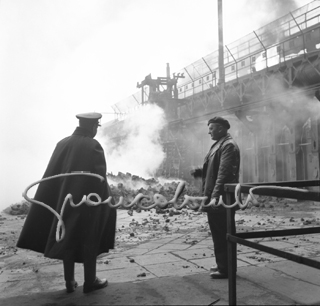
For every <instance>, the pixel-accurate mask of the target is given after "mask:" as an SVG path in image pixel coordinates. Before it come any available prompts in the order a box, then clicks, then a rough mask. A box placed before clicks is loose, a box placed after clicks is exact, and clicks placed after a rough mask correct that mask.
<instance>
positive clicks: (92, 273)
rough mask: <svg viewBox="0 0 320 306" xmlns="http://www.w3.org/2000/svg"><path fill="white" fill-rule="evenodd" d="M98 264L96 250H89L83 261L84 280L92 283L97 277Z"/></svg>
mask: <svg viewBox="0 0 320 306" xmlns="http://www.w3.org/2000/svg"><path fill="white" fill-rule="evenodd" d="M96 264H97V256H96V255H95V252H92V251H90V250H87V251H86V252H85V257H84V261H83V267H84V281H85V282H86V283H87V284H92V283H93V282H94V281H95V279H96Z"/></svg>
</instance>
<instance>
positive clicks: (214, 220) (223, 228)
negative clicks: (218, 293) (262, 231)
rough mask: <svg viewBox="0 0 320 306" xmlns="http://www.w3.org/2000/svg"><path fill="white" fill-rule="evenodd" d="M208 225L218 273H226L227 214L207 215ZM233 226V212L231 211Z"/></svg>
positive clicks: (224, 212)
mask: <svg viewBox="0 0 320 306" xmlns="http://www.w3.org/2000/svg"><path fill="white" fill-rule="evenodd" d="M208 223H209V226H210V231H211V235H212V240H213V246H214V254H215V257H216V263H217V266H218V270H219V272H220V273H228V245H227V239H226V234H227V213H226V211H223V212H219V213H208ZM233 226H235V221H234V211H233Z"/></svg>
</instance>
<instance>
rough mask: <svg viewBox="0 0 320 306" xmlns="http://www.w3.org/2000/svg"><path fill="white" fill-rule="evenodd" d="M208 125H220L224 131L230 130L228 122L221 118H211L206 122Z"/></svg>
mask: <svg viewBox="0 0 320 306" xmlns="http://www.w3.org/2000/svg"><path fill="white" fill-rule="evenodd" d="M210 123H218V124H220V125H222V126H223V127H225V128H226V129H230V123H229V121H228V120H226V119H224V118H222V117H213V118H211V119H210V120H209V121H208V125H209V124H210Z"/></svg>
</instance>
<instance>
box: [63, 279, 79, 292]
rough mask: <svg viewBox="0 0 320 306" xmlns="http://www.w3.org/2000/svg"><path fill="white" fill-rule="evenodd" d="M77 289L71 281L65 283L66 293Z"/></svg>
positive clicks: (74, 282)
mask: <svg viewBox="0 0 320 306" xmlns="http://www.w3.org/2000/svg"><path fill="white" fill-rule="evenodd" d="M77 287H78V283H77V282H76V281H75V280H73V281H67V282H66V288H67V293H72V292H74V290H75V289H76V288H77Z"/></svg>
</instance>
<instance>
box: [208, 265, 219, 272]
mask: <svg viewBox="0 0 320 306" xmlns="http://www.w3.org/2000/svg"><path fill="white" fill-rule="evenodd" d="M217 271H219V269H218V266H213V267H211V268H210V273H211V272H217Z"/></svg>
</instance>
